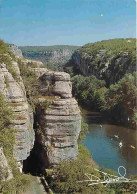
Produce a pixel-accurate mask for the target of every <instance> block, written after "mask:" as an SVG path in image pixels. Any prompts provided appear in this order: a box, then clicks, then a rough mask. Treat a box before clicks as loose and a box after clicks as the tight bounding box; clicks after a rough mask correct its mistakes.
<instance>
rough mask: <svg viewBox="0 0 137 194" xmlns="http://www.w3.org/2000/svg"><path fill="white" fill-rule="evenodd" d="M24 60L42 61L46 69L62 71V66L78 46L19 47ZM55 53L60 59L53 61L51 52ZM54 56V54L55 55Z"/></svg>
mask: <svg viewBox="0 0 137 194" xmlns="http://www.w3.org/2000/svg"><path fill="white" fill-rule="evenodd" d="M19 48H20V49H21V51H22V53H23V56H24V57H26V58H31V59H35V60H39V61H42V62H43V63H44V64H45V66H46V67H47V68H48V69H51V70H53V71H63V67H64V64H65V63H66V62H67V61H68V60H69V59H70V57H71V53H73V52H74V51H75V50H76V49H78V48H79V47H78V46H69V45H55V46H24V47H19ZM64 50H68V51H69V52H70V55H68V56H65V55H64V54H63V53H64ZM54 51H57V52H58V54H60V58H59V57H58V56H57V61H58V62H57V61H55V59H54V56H53V52H54ZM55 56H56V53H55Z"/></svg>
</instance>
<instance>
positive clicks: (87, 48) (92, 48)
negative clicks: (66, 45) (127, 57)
mask: <svg viewBox="0 0 137 194" xmlns="http://www.w3.org/2000/svg"><path fill="white" fill-rule="evenodd" d="M99 50H106V51H107V53H108V54H110V55H112V54H118V53H119V52H124V51H126V52H129V53H130V54H133V55H134V56H135V50H136V39H135V38H127V39H112V40H103V41H99V42H95V43H89V44H86V45H84V46H83V47H82V48H81V49H80V52H81V53H82V54H84V53H86V54H88V55H93V56H96V54H97V53H98V51H99Z"/></svg>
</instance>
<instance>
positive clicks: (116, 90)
mask: <svg viewBox="0 0 137 194" xmlns="http://www.w3.org/2000/svg"><path fill="white" fill-rule="evenodd" d="M136 81H137V72H134V73H133V74H126V75H125V76H124V77H123V78H122V79H121V80H120V81H119V82H118V83H117V84H115V85H111V86H110V88H109V89H108V90H106V92H105V93H104V94H103V95H104V97H102V99H103V100H102V99H101V100H100V101H102V102H101V103H100V104H102V105H101V107H100V108H101V110H102V111H105V112H106V114H107V115H111V117H112V118H113V120H115V122H116V121H120V123H125V124H128V125H130V126H131V127H133V128H136V123H137V118H136V114H137V107H136V96H137V85H136ZM101 95H102V94H101ZM128 118H129V121H128Z"/></svg>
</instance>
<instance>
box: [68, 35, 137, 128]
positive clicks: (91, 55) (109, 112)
mask: <svg viewBox="0 0 137 194" xmlns="http://www.w3.org/2000/svg"><path fill="white" fill-rule="evenodd" d="M135 51H136V39H131V38H128V39H113V40H104V41H101V42H96V43H90V44H86V45H85V46H83V47H81V48H80V49H79V50H77V51H76V52H75V53H74V55H73V56H72V59H71V60H70V61H69V63H67V64H66V66H65V68H64V69H65V71H66V72H68V73H69V74H70V75H71V77H72V83H73V94H74V96H75V97H76V99H77V100H78V101H79V103H80V105H81V106H83V107H84V108H88V109H89V110H96V111H100V112H102V113H103V115H104V116H106V117H107V118H109V120H110V121H111V122H113V123H118V124H122V125H127V126H130V127H132V128H136V122H137V111H136V95H137V87H136V79H137V74H136V52H135ZM85 69H86V70H85ZM110 80H111V81H110Z"/></svg>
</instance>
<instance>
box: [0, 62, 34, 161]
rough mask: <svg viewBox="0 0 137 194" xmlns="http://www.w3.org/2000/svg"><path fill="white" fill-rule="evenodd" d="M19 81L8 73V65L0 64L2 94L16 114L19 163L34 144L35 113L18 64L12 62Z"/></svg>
mask: <svg viewBox="0 0 137 194" xmlns="http://www.w3.org/2000/svg"><path fill="white" fill-rule="evenodd" d="M12 68H14V70H15V71H16V74H17V77H16V78H17V80H15V79H14V78H13V76H12V74H11V73H10V72H9V71H8V69H7V67H6V65H5V64H4V63H3V64H0V92H1V93H2V94H3V95H4V96H5V98H6V100H7V101H8V102H9V103H10V106H11V107H12V109H13V112H14V120H12V127H13V128H14V129H16V130H17V133H16V145H15V149H14V156H15V158H16V160H17V161H22V160H25V159H26V158H27V157H28V156H29V153H30V150H31V149H32V147H33V144H34V138H35V135H34V130H33V112H32V110H31V108H30V106H29V104H28V102H27V99H26V93H25V88H24V84H23V81H22V78H21V76H20V71H19V68H18V64H17V62H13V61H12Z"/></svg>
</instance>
